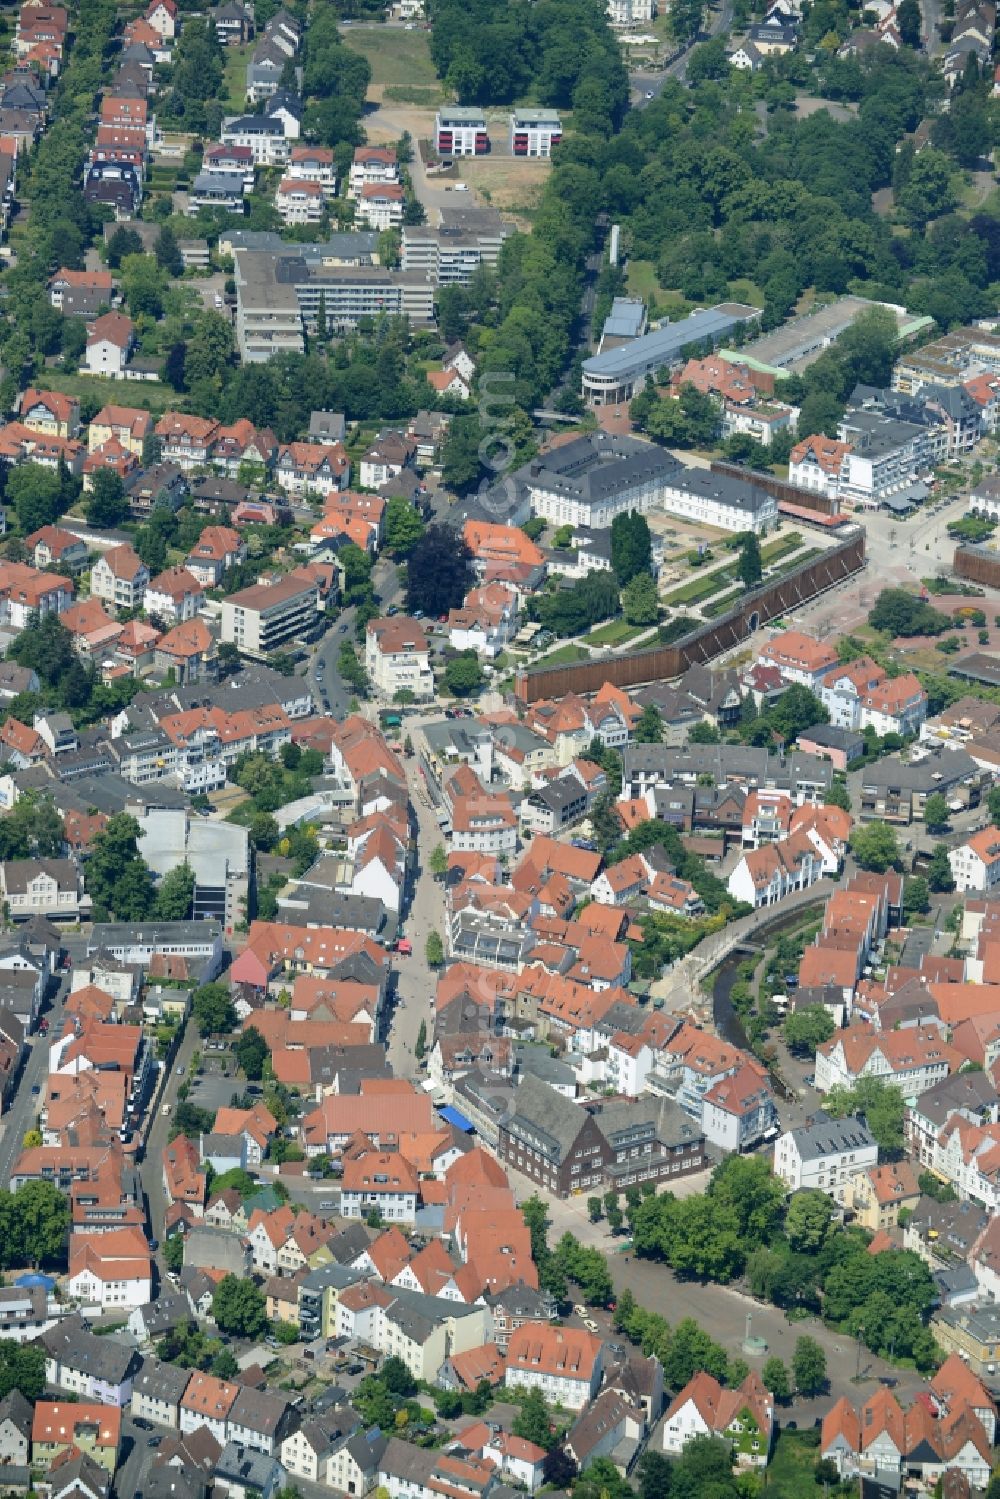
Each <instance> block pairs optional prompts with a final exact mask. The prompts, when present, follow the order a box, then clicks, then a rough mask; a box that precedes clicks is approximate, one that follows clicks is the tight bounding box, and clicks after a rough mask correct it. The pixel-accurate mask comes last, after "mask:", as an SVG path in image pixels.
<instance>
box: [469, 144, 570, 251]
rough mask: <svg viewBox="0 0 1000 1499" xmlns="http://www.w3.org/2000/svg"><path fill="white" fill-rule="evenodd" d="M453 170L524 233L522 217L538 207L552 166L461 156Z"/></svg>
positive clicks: (524, 223)
mask: <svg viewBox="0 0 1000 1499" xmlns="http://www.w3.org/2000/svg"><path fill="white" fill-rule="evenodd" d="M494 128H496V127H494ZM456 167H457V170H458V174H459V176H460V177H461V179H462V181H463V182H467V183H468V184H469V186H470V187H471V188H472V189H473V190H474V191H476V192H478V193H480V194H481V195H482V196H483V197H484V198H486V199H487V201H488V202H490V203H492V205H493V207H494V208H498V209H500V211H501V213H509V214H510V215H511V217H512V218H513V219H514V221H515V223H516V224H517V225H518V228H520V229H526V228H528V227H529V225H528V223H527V222H526V221H525V215H530V214H531V213H532V211H533V210H534V209H536V208H537V207H538V204H539V202H540V201H541V196H542V188H543V187H544V186H545V180H546V178H547V177H548V175H549V172H550V170H551V163H550V162H548V161H515V160H514V159H513V158H512V157H509V156H508V157H507V158H506V159H505V158H504V157H502V156H480V157H477V158H473V157H467V156H463V157H459V158H458V160H457V162H456Z"/></svg>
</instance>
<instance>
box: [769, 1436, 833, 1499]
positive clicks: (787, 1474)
mask: <svg viewBox="0 0 1000 1499" xmlns="http://www.w3.org/2000/svg"><path fill="white" fill-rule="evenodd" d="M810 1435H811V1434H810V1433H807V1432H799V1431H779V1433H778V1440H777V1442H776V1443H775V1446H774V1456H773V1457H772V1458H771V1461H770V1463H769V1464H768V1467H767V1493H768V1499H816V1496H817V1495H818V1494H819V1493H820V1492H821V1490H820V1489H819V1488H817V1486H816V1478H815V1468H816V1461H817V1459H818V1457H819V1448H818V1446H817V1444H816V1441H815V1436H814V1435H813V1440H812V1441H810Z"/></svg>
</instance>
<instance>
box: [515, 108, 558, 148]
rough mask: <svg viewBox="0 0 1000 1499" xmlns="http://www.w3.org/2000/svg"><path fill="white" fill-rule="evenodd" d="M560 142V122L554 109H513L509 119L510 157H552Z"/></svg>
mask: <svg viewBox="0 0 1000 1499" xmlns="http://www.w3.org/2000/svg"><path fill="white" fill-rule="evenodd" d="M561 140H562V121H561V120H560V118H559V115H558V113H557V111H556V110H554V109H515V110H514V113H513V114H512V115H511V117H510V151H511V155H512V156H538V157H548V156H551V155H552V147H553V146H557V145H558V144H559V142H560V141H561Z"/></svg>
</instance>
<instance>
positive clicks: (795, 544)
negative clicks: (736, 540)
mask: <svg viewBox="0 0 1000 1499" xmlns="http://www.w3.org/2000/svg"><path fill="white" fill-rule="evenodd" d="M801 545H802V537H801V536H800V535H799V533H798V531H789V533H788V535H787V536H779V537H778V539H777V540H776V541H769V542H768V544H767V546H763V547H761V549H760V560H761V562H763V564H764V566H765V567H770V565H771V563H772V562H780V560H781V558H782V557H789V556H791V554H792V552H794V551H796V550H797V549H798V548H799V547H800V546H801Z"/></svg>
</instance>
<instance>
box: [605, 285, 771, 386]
mask: <svg viewBox="0 0 1000 1499" xmlns="http://www.w3.org/2000/svg"><path fill="white" fill-rule="evenodd" d="M756 316H758V313H757V309H756V308H755V307H744V306H743V305H742V304H740V303H721V304H720V305H719V306H718V307H709V308H706V309H705V310H704V311H702V312H692V313H691V314H690V316H689V317H686V318H681V319H680V320H679V321H678V322H676V323H664V325H663V327H662V328H657V329H655V330H654V332H652V333H645V334H643V336H642V338H634V339H632V340H631V342H629V343H625V344H618V345H616V347H615V348H613V349H605V350H604V352H603V354H594V355H593V356H592V357H591V358H590V359H585V360H584V361H583V368H584V370H585V371H586V373H587V374H588V375H604V376H608V377H612V376H615V375H628V374H630V373H632V372H633V371H634V370H635V369H636V368H638V367H643V368H645V367H649V368H655V366H656V365H658V364H670V363H671V362H672V361H673V360H675V359H676V358H677V357H678V356H679V354H680V352H681V350H682V349H683V348H684V347H685V346H686V345H687V344H700V343H703V342H706V341H710V342H712V343H718V342H719V341H720V340H721V339H722V338H724V337H725V336H726V335H727V334H729V333H731V332H732V330H733V329H734V328H737V327H739V325H740V324H741V323H744V322H746V321H747V320H748V319H749V318H753V317H756Z"/></svg>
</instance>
